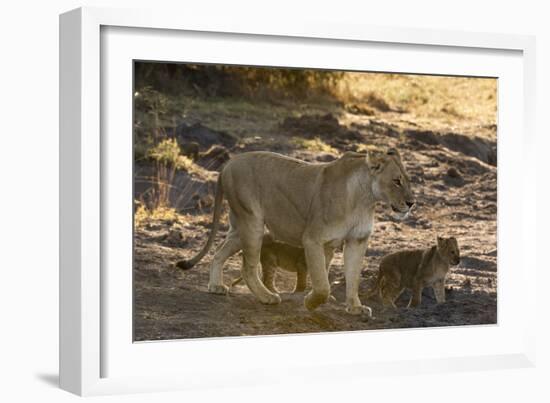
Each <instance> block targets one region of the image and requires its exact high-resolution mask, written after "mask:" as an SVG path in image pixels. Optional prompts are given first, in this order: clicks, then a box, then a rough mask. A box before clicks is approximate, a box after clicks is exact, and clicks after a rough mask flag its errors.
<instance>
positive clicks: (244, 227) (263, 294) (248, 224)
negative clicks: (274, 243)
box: [239, 215, 281, 304]
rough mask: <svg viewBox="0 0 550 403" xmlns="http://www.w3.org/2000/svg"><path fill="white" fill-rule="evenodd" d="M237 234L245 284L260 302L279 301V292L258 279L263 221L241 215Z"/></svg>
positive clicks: (276, 302)
mask: <svg viewBox="0 0 550 403" xmlns="http://www.w3.org/2000/svg"><path fill="white" fill-rule="evenodd" d="M239 234H240V236H241V242H242V247H243V268H242V277H243V279H244V281H245V282H246V285H247V286H248V288H249V289H250V291H251V292H252V294H254V295H255V296H256V297H257V298H258V299H259V300H260V301H261V302H262V303H264V304H278V303H280V302H281V297H280V296H279V294H275V293H273V292H271V291H269V290H268V289H267V288H266V287H265V285H264V284H263V283H262V281H261V280H260V273H259V269H260V253H261V249H262V239H263V236H264V223H263V221H262V220H260V219H258V218H257V217H254V216H252V215H249V216H247V217H243V218H242V219H241V220H240V221H239Z"/></svg>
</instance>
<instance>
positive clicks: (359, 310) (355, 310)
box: [346, 305, 372, 318]
mask: <svg viewBox="0 0 550 403" xmlns="http://www.w3.org/2000/svg"><path fill="white" fill-rule="evenodd" d="M346 312H347V313H349V314H351V315H362V314H367V315H368V316H369V317H370V318H372V309H370V308H369V307H368V306H366V305H353V306H348V307H346Z"/></svg>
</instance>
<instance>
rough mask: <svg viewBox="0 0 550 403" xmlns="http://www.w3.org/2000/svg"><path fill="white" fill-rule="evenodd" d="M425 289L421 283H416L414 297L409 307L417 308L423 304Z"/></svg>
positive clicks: (413, 288)
mask: <svg viewBox="0 0 550 403" xmlns="http://www.w3.org/2000/svg"><path fill="white" fill-rule="evenodd" d="M423 288H424V286H423V284H422V283H421V282H420V281H415V283H414V284H413V287H412V297H411V300H410V301H409V307H413V308H416V307H418V306H419V305H420V303H421V302H422V289H423Z"/></svg>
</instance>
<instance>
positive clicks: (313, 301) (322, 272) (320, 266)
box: [302, 235, 330, 311]
mask: <svg viewBox="0 0 550 403" xmlns="http://www.w3.org/2000/svg"><path fill="white" fill-rule="evenodd" d="M302 245H303V247H304V251H305V254H306V264H307V271H308V272H309V276H310V277H311V286H312V290H311V291H310V292H309V293H308V294H307V295H306V297H305V299H304V305H305V307H306V308H307V309H308V310H310V311H312V310H314V309H315V308H317V307H318V306H319V305H321V304H324V303H325V302H327V300H328V297H329V295H330V284H329V282H328V275H327V270H326V266H325V251H324V248H323V245H322V244H321V243H320V242H318V241H316V240H315V238H310V237H308V236H307V235H304V238H303V239H302Z"/></svg>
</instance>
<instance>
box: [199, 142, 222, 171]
mask: <svg viewBox="0 0 550 403" xmlns="http://www.w3.org/2000/svg"><path fill="white" fill-rule="evenodd" d="M229 158H230V156H229V151H228V150H227V148H225V147H224V146H221V145H213V146H212V147H210V148H209V149H208V151H206V152H204V153H200V156H199V159H198V160H197V164H198V165H200V166H202V167H203V168H205V169H208V170H209V171H217V170H219V169H220V168H221V167H222V165H223V164H225V163H226V162H227V161H229Z"/></svg>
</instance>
